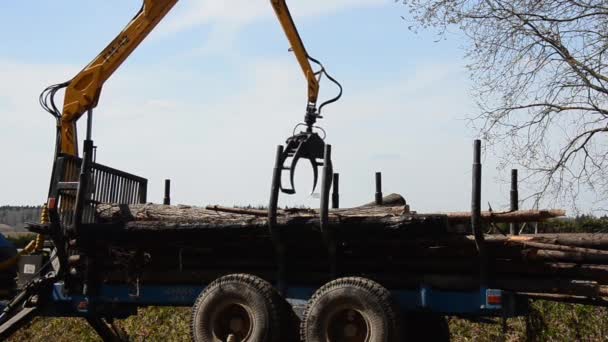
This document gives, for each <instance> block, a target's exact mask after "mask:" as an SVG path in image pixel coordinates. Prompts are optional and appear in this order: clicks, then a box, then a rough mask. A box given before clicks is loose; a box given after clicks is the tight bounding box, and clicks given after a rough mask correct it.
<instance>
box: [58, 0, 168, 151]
mask: <svg viewBox="0 0 608 342" xmlns="http://www.w3.org/2000/svg"><path fill="white" fill-rule="evenodd" d="M177 1H178V0H144V3H143V5H142V8H141V9H140V11H139V12H138V13H137V15H136V16H135V17H134V18H133V19H132V20H131V22H130V23H129V24H128V25H127V27H125V29H124V30H123V31H122V32H121V33H120V34H119V35H118V36H117V37H116V38H115V39H114V40H113V41H112V42H111V43H110V44H109V45H108V46H107V47H106V48H105V49H104V50H103V51H102V52H101V53H100V54H99V55H98V56H97V57H96V58H95V59H94V60H93V61H91V63H89V65H87V66H86V67H85V68H84V69H83V70H82V71H81V72H79V73H78V74H77V75H76V76H75V77H74V78H73V79H72V80H71V81H69V82H68V83H67V84H66V90H65V98H64V105H63V111H62V112H61V119H60V126H61V127H60V130H61V132H60V141H61V152H62V153H65V154H70V155H74V156H77V155H78V140H77V134H76V122H77V121H78V119H79V118H80V117H81V116H82V115H83V114H84V113H86V112H87V111H89V110H91V109H93V108H95V107H96V106H97V102H98V101H99V95H100V93H101V88H102V87H103V84H104V83H105V81H107V80H108V78H110V76H112V74H113V73H114V72H115V71H116V69H118V67H120V65H121V64H122V63H123V62H124V61H125V60H126V59H127V58H128V57H129V56H130V55H131V53H132V52H133V51H134V50H135V49H136V48H137V47H138V46H139V44H141V42H142V41H143V40H144V39H145V38H146V37H147V36H148V34H149V33H150V32H151V31H152V30H153V29H154V28H155V27H156V25H157V24H158V23H159V22H160V21H161V20H162V19H163V18H164V17H165V16H166V15H167V13H168V12H169V11H170V10H171V9H172V8H173V6H174V5H175V4H176V3H177Z"/></svg>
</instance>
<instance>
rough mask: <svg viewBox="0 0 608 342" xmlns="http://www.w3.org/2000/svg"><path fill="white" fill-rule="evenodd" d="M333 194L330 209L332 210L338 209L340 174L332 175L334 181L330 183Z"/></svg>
mask: <svg viewBox="0 0 608 342" xmlns="http://www.w3.org/2000/svg"><path fill="white" fill-rule="evenodd" d="M332 185H333V192H332V193H331V207H332V209H338V208H340V174H339V173H334V180H333V182H332Z"/></svg>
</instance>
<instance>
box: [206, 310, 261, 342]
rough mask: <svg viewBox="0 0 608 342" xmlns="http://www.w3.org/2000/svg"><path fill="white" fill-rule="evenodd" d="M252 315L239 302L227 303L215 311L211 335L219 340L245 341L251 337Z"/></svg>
mask: <svg viewBox="0 0 608 342" xmlns="http://www.w3.org/2000/svg"><path fill="white" fill-rule="evenodd" d="M252 321H253V320H252V316H251V315H250V313H249V311H248V310H247V309H246V308H245V307H243V306H242V305H239V304H229V305H227V306H225V307H223V308H221V309H220V310H218V312H217V313H216V315H215V317H214V319H213V323H212V326H213V335H214V336H215V338H216V339H217V341H221V342H226V341H230V342H247V341H249V338H250V337H251V330H252V328H253V325H252Z"/></svg>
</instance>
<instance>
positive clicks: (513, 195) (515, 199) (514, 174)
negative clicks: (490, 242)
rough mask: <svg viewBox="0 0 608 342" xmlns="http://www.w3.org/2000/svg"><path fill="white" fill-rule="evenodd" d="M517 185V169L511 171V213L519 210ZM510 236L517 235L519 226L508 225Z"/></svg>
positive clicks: (514, 224)
mask: <svg viewBox="0 0 608 342" xmlns="http://www.w3.org/2000/svg"><path fill="white" fill-rule="evenodd" d="M517 187H518V185H517V169H513V170H511V208H510V209H511V211H517V210H519V191H518V188H517ZM509 230H510V233H511V235H519V224H518V223H511V224H510V225H509Z"/></svg>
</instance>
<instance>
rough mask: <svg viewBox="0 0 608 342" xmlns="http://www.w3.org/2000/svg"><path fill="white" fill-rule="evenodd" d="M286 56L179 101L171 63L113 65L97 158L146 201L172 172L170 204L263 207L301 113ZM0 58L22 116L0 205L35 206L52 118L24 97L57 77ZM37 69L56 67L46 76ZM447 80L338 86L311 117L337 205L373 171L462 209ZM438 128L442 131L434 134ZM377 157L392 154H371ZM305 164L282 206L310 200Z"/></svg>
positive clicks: (435, 70) (434, 68) (444, 71)
mask: <svg viewBox="0 0 608 342" xmlns="http://www.w3.org/2000/svg"><path fill="white" fill-rule="evenodd" d="M291 62H292V61H290V60H286V59H284V58H280V60H273V59H272V58H271V59H267V60H254V61H248V62H245V63H243V62H242V61H241V63H240V64H239V65H238V67H239V68H240V69H242V72H241V75H242V78H241V79H239V80H235V82H236V83H238V84H235V87H234V89H241V90H236V91H234V92H231V93H229V92H226V93H224V94H222V95H221V96H209V95H204V93H203V94H201V96H199V97H195V98H186V99H177V98H176V97H174V95H172V94H173V93H167V92H165V90H166V89H175V88H179V87H181V86H183V82H184V80H183V78H182V76H181V73H180V72H179V71H175V70H171V69H170V67H167V69H163V70H162V72H159V73H145V72H142V70H137V68H129V69H125V70H123V71H121V73H119V74H117V76H116V77H115V78H113V80H112V82H111V84H107V85H106V88H105V90H104V93H103V94H102V100H101V102H100V106H99V107H98V110H97V111H96V113H97V115H96V117H95V132H94V138H95V142H96V144H97V145H98V146H99V153H98V156H99V161H100V162H102V163H106V164H109V165H110V166H113V167H117V168H119V169H124V170H126V171H129V172H133V173H136V174H140V175H142V176H144V177H148V178H149V179H150V190H149V194H150V200H152V201H159V200H160V198H161V195H162V194H161V192H162V180H163V179H164V178H172V179H173V180H174V194H173V198H174V199H175V201H176V202H180V203H189V204H208V203H218V204H226V205H231V204H265V203H266V201H267V195H268V190H269V182H270V176H271V170H272V163H273V160H274V151H275V147H276V145H277V144H280V143H282V142H284V139H285V138H286V137H287V136H288V135H289V134H290V133H291V129H292V127H293V125H294V124H296V123H297V122H299V121H301V120H302V118H303V114H304V106H305V90H306V89H305V84H304V81H303V79H302V76H301V75H300V74H299V73H298V72H297V70H294V67H293V63H291ZM235 63H236V62H235ZM2 64H3V65H10V69H11V70H12V72H11V73H10V74H6V78H4V77H3V79H5V80H6V81H7V82H8V83H11V82H16V81H17V80H21V82H23V83H22V84H21V85H20V86H19V87H15V88H14V89H12V88H10V87H6V86H5V88H4V89H3V90H4V91H5V94H7V96H8V97H14V98H15V99H18V100H16V101H15V102H14V103H13V105H12V106H11V115H12V116H13V117H23V118H28V119H27V121H28V122H29V123H28V124H27V125H20V124H14V123H13V124H9V123H7V120H6V118H5V117H2V119H0V124H1V125H2V126H3V129H2V131H3V133H4V134H2V135H1V136H0V145H1V146H11V145H14V144H15V142H16V141H18V142H19V144H20V147H19V149H8V148H7V149H6V150H5V151H4V153H3V154H4V156H5V158H7V159H8V160H20V163H19V165H18V167H14V168H10V169H8V170H3V177H0V189H2V191H1V192H0V203H32V202H33V201H34V202H36V201H37V202H39V201H40V200H42V199H43V196H44V195H45V193H44V192H45V191H44V189H45V188H46V186H47V184H46V183H47V182H48V175H49V171H50V170H49V167H50V159H51V153H52V132H53V130H52V122H51V121H50V119H46V121H45V119H44V116H43V114H42V111H41V110H40V109H38V108H37V103H36V101H35V100H36V99H35V97H34V98H32V96H31V95H24V93H28V91H27V89H38V88H40V86H39V84H46V83H48V81H50V80H51V79H52V80H56V79H63V76H62V74H63V72H61V71H59V70H58V69H60V68H55V67H53V66H48V65H25V64H18V63H8V62H6V61H5V63H2ZM235 67H237V66H235ZM65 69H66V70H73V68H71V67H65ZM44 70H55V71H52V72H51V71H48V74H45V73H44V72H43V71H44ZM22 75H29V76H27V77H25V78H23V77H22ZM3 76H4V75H3ZM199 81H200V82H201V83H204V84H205V83H212V82H211V81H210V80H205V79H202V80H199ZM458 82H459V78H458V77H455V76H454V74H453V68H452V67H451V66H449V65H441V64H440V65H430V64H429V65H427V66H426V67H420V68H419V70H418V71H417V72H415V73H410V72H409V71H406V70H404V71H403V72H401V73H396V76H395V77H394V80H392V81H387V82H385V84H383V85H382V86H381V87H378V88H375V89H371V90H370V89H369V83H368V80H360V81H357V82H351V83H349V84H348V87H347V92H346V93H345V96H344V98H343V100H342V101H340V102H339V103H337V104H335V105H333V106H330V107H329V108H328V110H327V112H326V113H327V116H326V119H324V120H323V121H322V122H321V124H322V125H323V127H325V128H326V129H327V130H328V133H329V138H328V142H330V143H332V144H333V145H334V151H335V153H334V158H335V159H334V160H335V165H336V167H337V169H338V171H339V172H340V173H341V174H342V177H341V179H342V186H341V189H342V194H343V196H342V199H343V201H342V202H343V203H344V205H355V204H358V203H361V202H366V201H368V199H370V198H372V194H373V181H372V175H373V172H375V171H376V170H382V171H384V173H385V184H386V188H385V191H386V192H401V193H403V194H404V195H406V196H407V197H408V200H409V201H410V202H412V203H411V204H412V206H413V208H414V209H418V210H421V209H422V210H431V209H466V208H462V204H463V203H464V204H465V206H466V203H467V202H468V193H469V191H468V190H469V178H470V174H469V173H468V169H469V164H470V161H469V158H468V157H469V148H468V147H469V143H470V141H469V139H468V137H467V136H466V134H463V133H462V132H463V131H464V128H463V126H464V125H461V123H459V122H458V121H455V120H454V114H455V113H458V114H460V113H461V112H462V111H463V110H465V109H466V108H467V102H466V100H463V94H462V93H460V92H454V91H452V93H444V92H437V91H436V89H435V86H436V84H442V87H444V88H449V89H458V86H459V84H458ZM323 85H324V86H328V87H329V83H324V84H323ZM460 88H461V89H462V87H460ZM324 89H325V88H324ZM328 91H329V90H328ZM19 103H21V106H19V105H18V104H19ZM32 113H35V115H36V121H35V122H34V121H33V119H32V117H31V116H32ZM30 123H31V124H30ZM5 125H6V127H10V128H9V129H10V131H9V132H7V130H6V129H4V127H5ZM446 125H448V126H449V128H450V132H441V127H442V126H446ZM82 129H83V128H82V127H81V132H83V131H82ZM81 134H82V133H81ZM455 137H456V138H455ZM20 138H22V139H21V140H20ZM23 141H26V143H23ZM421 142H422V143H421ZM45 146H46V147H45ZM383 155H392V156H395V155H397V156H399V157H398V158H378V156H383ZM305 164H306V163H305V162H303V163H302V165H303V166H302V167H301V169H299V170H298V172H297V173H296V187H297V189H298V191H299V194H298V195H296V196H295V197H288V196H283V197H282V203H283V204H290V205H295V204H306V205H310V206H316V205H318V200H317V199H312V198H310V197H309V196H308V195H307V192H308V191H309V190H310V186H311V180H312V179H311V173H310V171H309V170H308V166H306V165H305ZM447 165H450V166H449V167H447ZM406 175H407V176H406ZM486 175H487V174H486ZM14 179H29V180H31V182H27V183H23V182H14ZM17 184H19V185H18V186H17ZM24 184H25V185H24ZM366 184H367V186H366ZM488 188H489V187H488ZM430 189H434V191H435V193H432V192H429V191H430ZM486 189H487V188H486ZM492 189H495V188H494V187H493V188H492ZM494 192H495V193H499V191H498V190H497V191H494ZM442 194H447V195H445V196H444V195H442ZM494 196H496V195H494ZM39 198H40V200H38V199H39Z"/></svg>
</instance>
